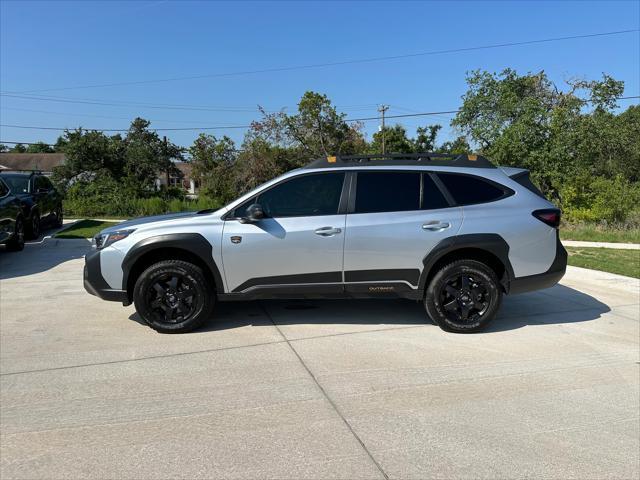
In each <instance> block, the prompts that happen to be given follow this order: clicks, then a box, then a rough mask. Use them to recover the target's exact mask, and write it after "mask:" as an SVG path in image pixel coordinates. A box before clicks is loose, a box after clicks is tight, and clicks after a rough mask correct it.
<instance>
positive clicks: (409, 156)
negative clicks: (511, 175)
mask: <svg viewBox="0 0 640 480" xmlns="http://www.w3.org/2000/svg"><path fill="white" fill-rule="evenodd" d="M354 165H358V166H369V167H377V166H396V165H430V166H438V167H439V166H446V167H472V168H496V167H495V165H493V164H492V163H491V162H490V161H489V160H487V159H486V158H485V157H483V156H481V155H471V154H469V155H467V154H451V153H432V152H425V153H390V154H386V155H379V154H372V155H337V156H334V157H332V156H329V157H325V158H319V159H317V160H315V161H313V162H311V163H310V164H308V165H307V166H306V167H305V168H341V167H342V168H344V167H352V166H354Z"/></svg>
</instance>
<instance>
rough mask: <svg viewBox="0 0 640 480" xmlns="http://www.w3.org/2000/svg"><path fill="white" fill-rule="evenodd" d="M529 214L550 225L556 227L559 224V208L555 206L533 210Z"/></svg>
mask: <svg viewBox="0 0 640 480" xmlns="http://www.w3.org/2000/svg"><path fill="white" fill-rule="evenodd" d="M531 214H532V215H533V216H534V217H536V218H537V219H538V220H540V221H541V222H544V223H546V224H547V225H549V226H550V227H553V228H558V227H559V226H560V210H558V209H557V208H546V209H544V210H534V211H533V212H531Z"/></svg>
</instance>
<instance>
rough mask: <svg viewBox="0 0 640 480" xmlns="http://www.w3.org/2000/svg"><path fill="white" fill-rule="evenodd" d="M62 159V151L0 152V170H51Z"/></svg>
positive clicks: (62, 161) (60, 163)
mask: <svg viewBox="0 0 640 480" xmlns="http://www.w3.org/2000/svg"><path fill="white" fill-rule="evenodd" d="M64 159H65V157H64V153H0V170H7V169H8V170H41V171H43V172H52V171H53V168H54V167H58V166H60V165H62V164H63V163H64Z"/></svg>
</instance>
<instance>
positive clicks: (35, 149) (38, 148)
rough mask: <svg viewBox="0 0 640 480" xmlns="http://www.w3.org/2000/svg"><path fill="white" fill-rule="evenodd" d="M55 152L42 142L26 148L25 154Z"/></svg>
mask: <svg viewBox="0 0 640 480" xmlns="http://www.w3.org/2000/svg"><path fill="white" fill-rule="evenodd" d="M54 152H55V150H54V149H53V148H52V147H50V146H49V145H48V144H46V143H44V142H37V143H32V144H31V145H29V146H27V150H26V153H54Z"/></svg>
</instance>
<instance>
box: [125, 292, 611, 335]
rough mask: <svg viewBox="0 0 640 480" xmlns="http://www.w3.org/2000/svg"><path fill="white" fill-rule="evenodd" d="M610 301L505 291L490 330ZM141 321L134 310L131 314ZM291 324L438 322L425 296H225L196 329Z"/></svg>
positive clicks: (556, 318)
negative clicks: (427, 308) (422, 298)
mask: <svg viewBox="0 0 640 480" xmlns="http://www.w3.org/2000/svg"><path fill="white" fill-rule="evenodd" d="M609 311H610V308H609V306H608V305H606V304H604V303H602V302H600V301H599V300H597V299H596V298H594V297H592V296H590V295H587V294H585V293H583V292H580V291H578V290H575V289H573V288H570V287H566V286H564V285H556V286H554V287H552V288H549V289H546V290H543V291H540V292H532V293H527V294H522V295H515V296H513V297H510V296H505V297H504V299H503V304H502V308H501V310H500V312H499V313H498V316H497V317H496V318H495V319H494V320H493V322H492V323H491V324H490V325H489V327H488V328H487V329H486V330H484V332H501V331H507V330H514V329H518V328H522V327H525V326H528V325H550V324H569V323H577V322H586V321H590V320H595V319H597V318H599V317H600V316H601V315H602V314H603V313H606V312H609ZM129 318H130V319H131V320H132V321H135V322H137V323H139V324H141V325H146V324H145V323H144V321H143V320H142V319H141V318H140V317H139V316H138V314H137V313H134V314H133V315H131V316H130V317H129ZM272 322H273V323H275V324H276V325H278V326H287V325H305V324H307V325H329V324H341V325H360V326H362V325H365V326H375V325H379V326H388V325H394V326H398V327H402V326H419V325H429V324H431V325H433V322H431V320H430V319H429V318H428V317H427V316H426V313H425V310H424V307H423V306H422V303H421V302H414V301H410V300H401V299H389V300H382V299H381V300H377V299H375V300H359V299H345V300H257V301H250V302H223V303H218V304H217V305H216V307H215V312H214V316H213V318H212V319H211V320H210V321H209V322H207V323H206V324H205V325H204V326H203V327H201V328H199V329H198V330H196V331H194V332H193V333H205V332H215V331H221V330H227V329H233V328H238V327H245V326H252V325H253V326H265V325H271V324H272Z"/></svg>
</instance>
